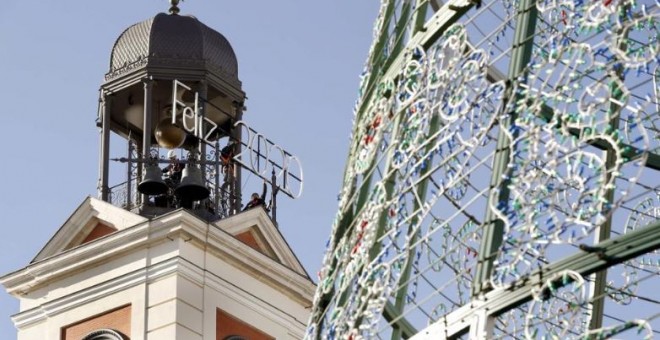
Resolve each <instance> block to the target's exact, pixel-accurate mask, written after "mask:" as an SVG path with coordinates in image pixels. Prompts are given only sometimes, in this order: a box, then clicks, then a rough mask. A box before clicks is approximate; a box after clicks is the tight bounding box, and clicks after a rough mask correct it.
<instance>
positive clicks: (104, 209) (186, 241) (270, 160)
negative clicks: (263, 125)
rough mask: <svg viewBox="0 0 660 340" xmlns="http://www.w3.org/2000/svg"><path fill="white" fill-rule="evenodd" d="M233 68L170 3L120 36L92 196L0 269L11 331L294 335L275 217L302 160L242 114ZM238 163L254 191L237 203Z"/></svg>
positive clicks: (291, 273) (286, 263)
mask: <svg viewBox="0 0 660 340" xmlns="http://www.w3.org/2000/svg"><path fill="white" fill-rule="evenodd" d="M238 74H239V73H238V62H237V59H236V55H235V53H234V51H233V49H232V47H231V45H230V44H229V41H228V40H227V39H226V38H225V37H224V36H223V35H222V34H220V33H218V32H217V31H215V30H213V29H212V28H210V27H208V26H206V25H205V24H204V23H202V22H200V21H199V20H198V19H196V18H195V17H193V16H189V15H182V14H180V13H179V8H178V1H171V8H170V9H169V13H160V14H157V15H156V16H154V17H152V18H149V19H147V20H145V21H142V22H139V23H136V24H134V25H132V26H130V27H128V28H127V29H126V30H124V32H123V33H121V34H120V35H119V37H118V38H117V40H116V42H115V44H114V46H113V47H112V52H111V55H110V64H109V69H108V72H107V73H106V75H105V79H104V82H103V83H102V85H101V88H100V100H99V111H98V119H97V127H98V128H99V129H100V130H101V134H100V135H101V137H100V157H99V159H100V162H99V182H98V183H99V185H98V189H99V191H98V198H93V197H87V198H86V199H84V200H83V202H82V203H81V204H80V206H79V207H78V208H77V209H76V210H75V211H74V212H73V214H72V215H71V217H70V218H69V219H68V220H67V221H66V222H65V223H64V224H63V225H62V226H61V228H60V229H59V230H58V231H57V232H56V233H55V235H53V237H52V238H51V239H50V240H49V241H48V242H47V244H46V245H45V246H44V247H43V248H42V250H41V251H40V252H39V253H38V254H37V255H36V257H35V258H34V259H33V260H32V261H31V262H30V263H29V264H28V265H27V266H26V267H24V268H22V269H19V270H17V271H15V272H12V273H9V274H6V275H4V276H2V277H0V283H1V284H2V285H3V286H4V287H5V288H6V290H7V291H8V292H9V293H10V294H11V295H13V296H14V297H16V298H17V299H19V300H20V311H19V312H18V313H17V314H15V315H14V316H12V321H13V322H14V324H15V326H16V328H17V330H18V339H19V340H32V339H33V340H72V339H75V340H80V339H83V340H92V339H97V340H99V339H112V340H117V339H121V340H129V339H131V340H134V339H159V340H160V339H185V340H195V339H199V340H202V339H203V340H216V339H218V340H224V339H232V340H238V339H254V340H261V339H264V340H267V339H300V338H302V337H303V336H304V331H305V324H306V321H307V319H308V316H309V315H308V313H309V308H310V306H311V299H312V295H313V293H314V291H315V286H314V284H313V282H312V281H311V279H310V278H309V276H308V274H307V273H306V271H305V270H304V268H303V267H302V265H301V263H300V262H299V260H298V259H297V257H296V256H295V254H294V253H293V251H292V250H291V249H290V247H289V246H288V244H287V242H286V240H285V239H284V238H283V236H282V234H281V233H280V231H279V229H278V225H277V222H276V219H275V218H276V214H275V213H276V208H277V207H276V198H277V194H278V193H284V194H286V195H287V196H290V197H293V198H295V197H297V196H298V195H299V194H300V190H301V189H302V169H301V167H300V165H299V163H298V162H297V159H296V158H295V157H294V156H292V155H291V154H290V153H288V152H286V151H284V149H283V148H281V147H279V146H277V145H275V144H274V143H272V142H271V141H270V140H268V139H267V138H265V137H263V135H261V134H259V133H257V132H256V131H254V130H253V129H251V128H250V127H249V125H248V124H247V123H246V122H245V121H244V120H243V111H244V101H245V99H246V96H245V93H244V92H243V90H242V86H241V81H240V80H239V77H238ZM117 155H119V156H117ZM243 171H250V172H252V173H253V174H255V175H256V176H254V177H253V178H258V179H259V180H260V181H261V182H260V183H257V185H256V187H258V188H259V190H258V191H261V189H262V188H263V192H262V193H261V195H259V194H257V196H258V197H256V201H255V202H256V203H254V204H251V205H250V207H251V208H249V209H244V208H243V207H242V198H243V195H242V193H241V188H242V187H244V183H243V182H242V176H241V174H242V172H243ZM294 187H295V188H299V189H295V188H294ZM267 188H270V190H269V191H270V196H269V197H266V191H267V190H266V189H267Z"/></svg>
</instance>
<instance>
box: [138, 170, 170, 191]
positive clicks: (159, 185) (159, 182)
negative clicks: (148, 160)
mask: <svg viewBox="0 0 660 340" xmlns="http://www.w3.org/2000/svg"><path fill="white" fill-rule="evenodd" d="M138 191H139V192H140V193H142V194H145V195H160V194H164V193H166V192H167V184H165V181H163V177H162V174H161V171H160V168H159V167H158V165H156V164H149V165H146V166H145V167H144V177H143V179H142V182H140V184H138Z"/></svg>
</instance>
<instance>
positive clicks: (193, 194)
mask: <svg viewBox="0 0 660 340" xmlns="http://www.w3.org/2000/svg"><path fill="white" fill-rule="evenodd" d="M174 193H175V194H176V195H177V196H178V197H179V198H180V199H181V202H183V205H184V207H186V208H187V207H188V206H187V205H189V204H187V203H189V202H192V201H199V200H203V199H205V198H207V197H209V195H210V194H211V191H210V190H209V189H208V188H207V187H206V185H204V178H203V177H202V170H201V169H200V168H198V167H197V166H195V165H192V164H187V165H186V167H185V168H184V169H183V173H182V175H181V183H179V185H178V186H177V187H176V189H174Z"/></svg>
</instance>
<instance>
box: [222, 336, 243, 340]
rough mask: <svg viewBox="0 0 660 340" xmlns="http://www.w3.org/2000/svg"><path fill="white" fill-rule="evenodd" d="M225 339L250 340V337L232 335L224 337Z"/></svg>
mask: <svg viewBox="0 0 660 340" xmlns="http://www.w3.org/2000/svg"><path fill="white" fill-rule="evenodd" d="M223 340H248V339H247V338H246V337H243V336H240V335H230V336H227V337H226V338H224V339H223Z"/></svg>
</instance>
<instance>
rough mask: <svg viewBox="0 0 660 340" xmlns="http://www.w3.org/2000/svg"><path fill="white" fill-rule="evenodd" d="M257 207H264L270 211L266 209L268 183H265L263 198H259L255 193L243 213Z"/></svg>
mask: <svg viewBox="0 0 660 340" xmlns="http://www.w3.org/2000/svg"><path fill="white" fill-rule="evenodd" d="M257 206H263V207H264V209H266V210H268V208H267V207H266V183H264V190H263V192H262V193H261V196H259V194H257V193H256V192H255V193H253V194H252V195H251V196H250V201H249V202H247V204H246V205H245V208H243V211H245V210H248V209H252V208H254V207H257Z"/></svg>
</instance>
